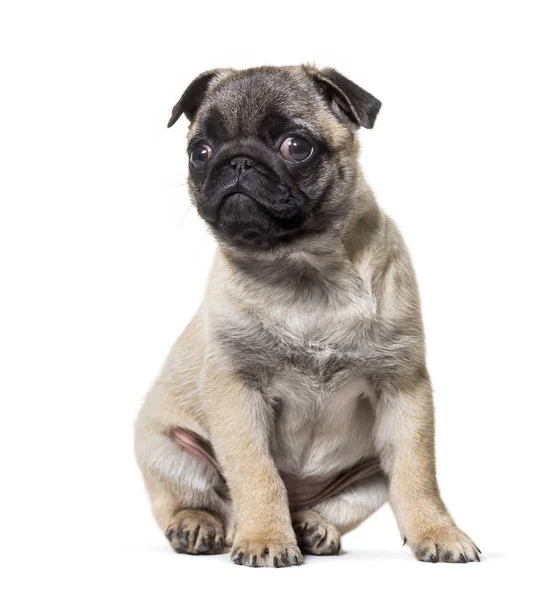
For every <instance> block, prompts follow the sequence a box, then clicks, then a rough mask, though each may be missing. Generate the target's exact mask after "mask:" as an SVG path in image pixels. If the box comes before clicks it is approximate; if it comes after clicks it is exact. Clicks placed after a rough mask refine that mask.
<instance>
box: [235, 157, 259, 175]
mask: <svg viewBox="0 0 560 600" xmlns="http://www.w3.org/2000/svg"><path fill="white" fill-rule="evenodd" d="M254 164H255V163H254V162H253V161H252V160H251V159H250V158H247V157H246V156H236V157H235V158H232V159H231V160H230V161H229V165H230V167H231V168H232V169H233V170H234V171H239V172H242V171H247V170H248V169H250V168H251V167H253V166H254Z"/></svg>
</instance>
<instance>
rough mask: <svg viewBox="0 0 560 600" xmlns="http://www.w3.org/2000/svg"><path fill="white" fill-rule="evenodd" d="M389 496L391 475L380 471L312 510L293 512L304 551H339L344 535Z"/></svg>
mask: <svg viewBox="0 0 560 600" xmlns="http://www.w3.org/2000/svg"><path fill="white" fill-rule="evenodd" d="M388 496H389V492H388V485H387V478H386V477H385V476H384V475H381V474H379V475H374V476H372V477H370V478H368V479H366V480H364V481H363V482H359V483H355V484H354V485H352V486H350V487H349V488H347V489H346V490H344V491H342V492H340V493H339V494H336V495H335V496H332V497H331V498H327V499H326V500H323V501H322V502H320V503H319V504H317V505H315V506H313V507H312V510H299V511H295V512H292V524H293V526H294V531H295V532H296V536H297V540H298V545H299V546H300V548H301V550H302V552H305V553H307V554H323V555H328V554H339V552H340V547H341V544H340V538H341V536H342V535H344V534H345V533H348V532H349V531H351V530H352V529H354V528H355V527H357V526H358V525H359V524H360V523H361V522H362V521H364V520H365V519H367V517H369V516H370V515H371V514H372V513H374V512H375V511H376V510H377V509H378V508H379V507H380V506H382V505H383V504H385V502H386V501H387V499H388Z"/></svg>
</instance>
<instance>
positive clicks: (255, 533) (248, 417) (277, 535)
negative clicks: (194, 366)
mask: <svg viewBox="0 0 560 600" xmlns="http://www.w3.org/2000/svg"><path fill="white" fill-rule="evenodd" d="M207 373H208V375H207V377H206V380H205V382H204V395H205V397H206V399H207V402H208V418H209V422H210V431H211V436H212V444H213V446H214V449H215V452H216V456H217V458H218V461H219V463H220V466H221V468H222V470H223V474H224V476H225V479H226V481H227V484H228V487H229V490H230V494H231V499H232V505H233V514H234V520H235V536H234V540H233V546H232V552H231V557H232V560H233V561H234V562H235V563H237V564H239V565H247V566H250V567H288V566H292V565H299V564H301V562H302V561H303V557H302V555H301V552H300V550H299V548H298V546H297V542H296V537H295V533H294V530H293V528H292V524H291V518H290V511H289V508H288V495H287V492H286V487H285V485H284V483H283V481H282V479H281V478H280V475H279V473H278V470H277V469H276V465H275V464H274V461H273V459H272V456H271V454H270V450H269V434H270V429H271V425H272V418H273V412H272V409H271V407H269V406H268V405H267V404H266V403H265V401H264V398H263V396H262V394H261V393H260V391H258V390H257V389H255V388H252V387H250V386H249V385H247V384H246V383H245V382H244V381H243V380H242V379H241V377H240V376H239V375H237V374H236V373H233V372H224V371H223V370H221V368H220V367H218V366H216V367H215V368H211V367H209V368H208V370H207Z"/></svg>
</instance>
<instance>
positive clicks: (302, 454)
mask: <svg viewBox="0 0 560 600" xmlns="http://www.w3.org/2000/svg"><path fill="white" fill-rule="evenodd" d="M368 301H369V302H371V303H370V304H369V305H368V304H367V302H368ZM374 315H375V306H374V305H373V301H372V300H370V299H368V298H365V299H363V298H362V299H361V303H360V302H357V303H355V304H354V305H349V306H339V307H338V310H330V309H329V308H328V307H316V308H315V309H312V308H308V309H304V310H302V308H301V307H294V308H293V309H292V308H290V307H287V308H286V307H284V308H283V309H281V308H278V309H277V310H270V311H268V313H267V315H266V317H263V318H261V319H247V320H246V321H245V322H244V323H243V326H240V327H239V328H238V329H237V331H236V333H235V335H234V336H233V339H234V340H235V341H234V342H232V344H231V346H230V351H231V350H232V349H233V350H234V354H235V360H236V361H237V363H238V366H239V367H240V369H241V370H242V371H243V372H244V373H246V374H248V375H249V376H250V377H251V378H254V381H255V382H256V384H257V385H258V386H259V388H260V389H261V390H262V392H263V395H264V396H265V399H266V400H267V401H268V402H270V403H271V404H272V405H273V406H274V408H275V427H274V435H273V440H272V451H273V454H274V458H275V460H276V463H277V465H278V467H279V468H280V469H281V470H283V471H287V472H290V473H295V474H298V475H302V476H307V475H330V474H333V473H337V472H340V471H342V470H344V469H345V468H347V467H349V466H350V465H352V464H354V463H356V462H358V461H360V460H361V459H363V458H365V457H368V456H371V455H372V454H373V421H374V408H375V400H374V389H373V385H372V383H371V381H370V379H369V378H368V373H369V369H370V367H371V362H372V359H373V360H375V356H377V355H378V354H379V352H378V349H377V348H376V342H375V339H374V336H372V335H371V334H370V332H371V330H372V328H373V327H374Z"/></svg>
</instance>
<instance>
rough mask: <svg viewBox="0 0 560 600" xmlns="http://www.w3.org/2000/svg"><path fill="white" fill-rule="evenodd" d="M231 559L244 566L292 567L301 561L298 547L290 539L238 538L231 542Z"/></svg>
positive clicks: (301, 557)
mask: <svg viewBox="0 0 560 600" xmlns="http://www.w3.org/2000/svg"><path fill="white" fill-rule="evenodd" d="M231 559H232V560H233V562H234V563H235V564H237V565H245V566H246V567H292V566H294V565H301V563H302V562H303V556H302V554H301V552H300V549H299V548H298V546H297V544H296V543H295V541H294V542H292V541H291V540H263V541H261V540H252V539H239V540H236V541H235V542H234V544H233V548H232V551H231Z"/></svg>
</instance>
